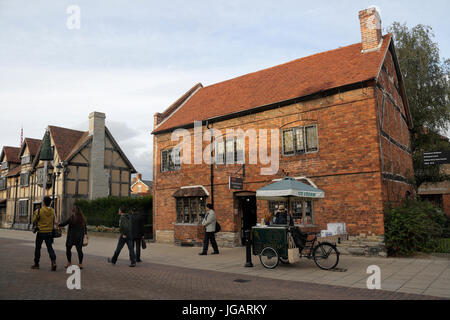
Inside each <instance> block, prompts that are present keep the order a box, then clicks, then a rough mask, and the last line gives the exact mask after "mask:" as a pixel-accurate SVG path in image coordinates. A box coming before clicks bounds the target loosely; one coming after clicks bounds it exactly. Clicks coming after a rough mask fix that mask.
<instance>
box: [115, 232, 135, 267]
mask: <svg viewBox="0 0 450 320" xmlns="http://www.w3.org/2000/svg"><path fill="white" fill-rule="evenodd" d="M125 244H126V245H127V247H128V251H129V252H130V261H131V263H133V264H135V263H136V255H135V253H134V241H133V239H128V238H123V237H122V235H120V237H119V242H117V248H116V251H115V252H114V255H113V257H112V259H111V261H112V263H116V262H117V258H119V254H120V251H122V248H123V246H124V245H125Z"/></svg>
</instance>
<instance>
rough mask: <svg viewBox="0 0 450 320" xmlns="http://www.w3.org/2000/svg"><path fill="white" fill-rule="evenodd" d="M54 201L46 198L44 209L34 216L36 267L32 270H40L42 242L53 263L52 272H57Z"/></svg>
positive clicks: (32, 267)
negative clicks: (51, 205) (54, 244)
mask: <svg viewBox="0 0 450 320" xmlns="http://www.w3.org/2000/svg"><path fill="white" fill-rule="evenodd" d="M51 202H52V199H51V198H50V197H48V196H45V197H44V201H43V207H42V208H40V209H38V210H36V211H35V212H34V214H33V225H35V226H36V228H37V229H36V230H37V232H36V247H35V249H34V265H32V266H31V269H39V260H40V258H41V247H42V242H45V246H46V247H47V251H48V254H49V256H50V260H51V262H52V267H51V270H52V271H56V254H55V250H53V246H52V245H53V228H54V226H55V210H53V208H51V207H50V203H51Z"/></svg>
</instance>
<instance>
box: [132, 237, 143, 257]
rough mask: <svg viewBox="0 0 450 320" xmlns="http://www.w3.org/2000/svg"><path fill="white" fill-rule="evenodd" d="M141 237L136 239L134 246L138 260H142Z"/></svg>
mask: <svg viewBox="0 0 450 320" xmlns="http://www.w3.org/2000/svg"><path fill="white" fill-rule="evenodd" d="M141 241H142V239H141V238H138V239H134V240H133V242H134V247H135V248H136V260H141Z"/></svg>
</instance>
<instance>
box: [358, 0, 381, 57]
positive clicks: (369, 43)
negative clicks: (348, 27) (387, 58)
mask: <svg viewBox="0 0 450 320" xmlns="http://www.w3.org/2000/svg"><path fill="white" fill-rule="evenodd" d="M359 23H360V25H361V43H362V51H363V53H365V52H369V51H373V50H376V49H378V48H380V47H381V43H382V41H383V37H382V35H381V17H380V13H379V12H378V10H377V9H376V8H374V7H370V8H367V9H365V10H361V11H360V12H359Z"/></svg>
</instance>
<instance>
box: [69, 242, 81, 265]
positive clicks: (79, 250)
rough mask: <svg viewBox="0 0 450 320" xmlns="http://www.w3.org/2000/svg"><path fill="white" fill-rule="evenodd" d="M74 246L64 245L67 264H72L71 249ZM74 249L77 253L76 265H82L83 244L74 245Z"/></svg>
mask: <svg viewBox="0 0 450 320" xmlns="http://www.w3.org/2000/svg"><path fill="white" fill-rule="evenodd" d="M73 246H74V245H73V244H71V245H66V257H67V261H68V262H72V247H73ZM75 248H76V249H77V253H78V263H79V264H82V263H83V243H78V244H75Z"/></svg>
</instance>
